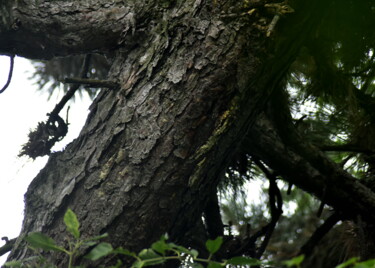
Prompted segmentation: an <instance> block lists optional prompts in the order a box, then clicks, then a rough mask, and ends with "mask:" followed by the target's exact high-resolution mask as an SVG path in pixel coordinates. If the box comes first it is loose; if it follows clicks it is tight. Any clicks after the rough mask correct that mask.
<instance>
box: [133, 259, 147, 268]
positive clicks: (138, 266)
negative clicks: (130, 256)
mask: <svg viewBox="0 0 375 268" xmlns="http://www.w3.org/2000/svg"><path fill="white" fill-rule="evenodd" d="M144 265H145V262H144V261H139V260H137V261H135V262H134V263H133V264H132V267H131V268H142V267H143V266H144Z"/></svg>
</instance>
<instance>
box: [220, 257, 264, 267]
mask: <svg viewBox="0 0 375 268" xmlns="http://www.w3.org/2000/svg"><path fill="white" fill-rule="evenodd" d="M226 264H232V265H246V264H247V265H261V264H262V262H261V261H260V260H258V259H254V258H248V257H234V258H231V259H229V260H227V262H226Z"/></svg>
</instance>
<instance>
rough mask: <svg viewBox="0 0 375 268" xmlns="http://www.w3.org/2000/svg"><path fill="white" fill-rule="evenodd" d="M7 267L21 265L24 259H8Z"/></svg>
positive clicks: (5, 264)
mask: <svg viewBox="0 0 375 268" xmlns="http://www.w3.org/2000/svg"><path fill="white" fill-rule="evenodd" d="M4 266H5V267H21V266H22V261H8V262H6V263H4Z"/></svg>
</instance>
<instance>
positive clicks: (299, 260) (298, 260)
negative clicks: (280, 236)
mask: <svg viewBox="0 0 375 268" xmlns="http://www.w3.org/2000/svg"><path fill="white" fill-rule="evenodd" d="M304 259H305V256H304V255H300V256H297V257H295V258H293V259H291V260H287V261H283V264H285V265H286V266H287V267H294V266H296V267H300V266H301V263H302V262H303V260H304Z"/></svg>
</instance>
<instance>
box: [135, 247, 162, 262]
mask: <svg viewBox="0 0 375 268" xmlns="http://www.w3.org/2000/svg"><path fill="white" fill-rule="evenodd" d="M138 257H139V258H141V259H142V260H148V259H154V258H159V257H161V256H160V255H159V254H157V253H156V252H155V251H153V250H152V249H150V248H148V249H143V250H142V251H141V252H139V254H138Z"/></svg>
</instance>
